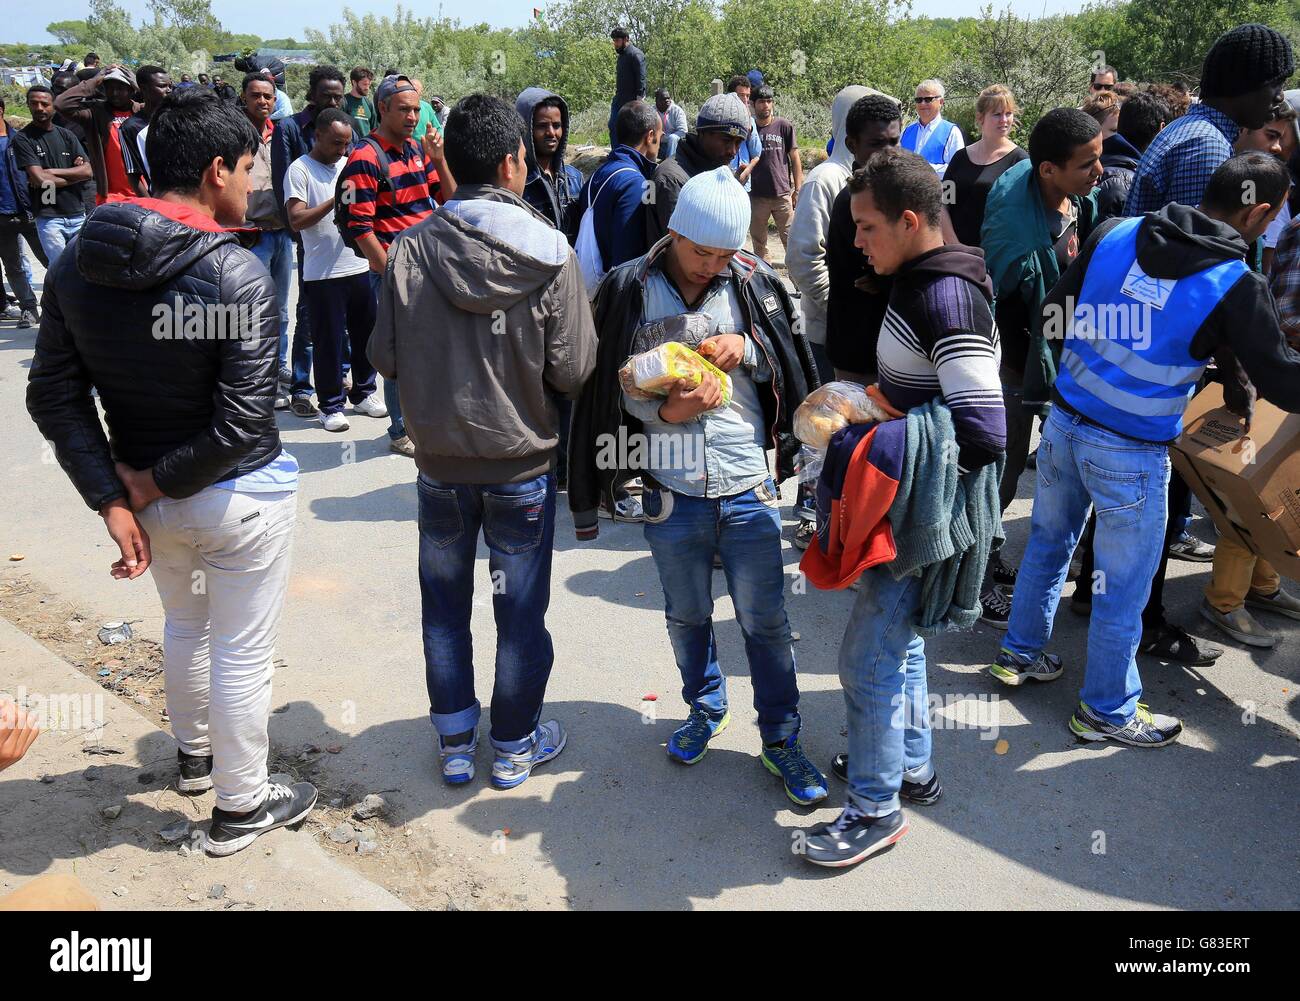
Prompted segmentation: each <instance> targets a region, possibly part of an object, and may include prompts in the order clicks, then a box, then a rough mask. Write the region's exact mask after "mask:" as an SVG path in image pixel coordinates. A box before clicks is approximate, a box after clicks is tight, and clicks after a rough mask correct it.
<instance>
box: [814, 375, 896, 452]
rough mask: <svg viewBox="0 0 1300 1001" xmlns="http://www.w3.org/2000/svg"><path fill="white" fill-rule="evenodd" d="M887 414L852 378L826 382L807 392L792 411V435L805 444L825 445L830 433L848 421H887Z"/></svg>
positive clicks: (863, 422) (822, 446)
mask: <svg viewBox="0 0 1300 1001" xmlns="http://www.w3.org/2000/svg"><path fill="white" fill-rule="evenodd" d="M889 419H890V414H889V413H888V412H887V411H886V410H885V409H884V408H883V407H882V406H881V405H880V404H879V403H877V402H876V401H875V400H874V399H872V397H871V396H870V395H869V394H868V393H867V390H866V387H864V386H860V385H858V384H857V383H856V382H828V383H826V385H824V386H820V387H818V388H817V389H814V390H813V391H812V392H811V393H809V394H808V395H807V396H806V397H805V398H804V401H803V403H801V404H799V409H797V410H796V411H795V412H794V435H795V437H796V438H798V439H799V440H800V441H801V442H803V443H804V444H805V445H811V446H812V447H813V448H821V449H824V448H826V446H827V445H829V444H830V440H831V435H833V434H834V433H835V432H836V431H838V430H840V428H846V427H848V426H849V425H850V424H870V423H879V422H880V421H887V420H889Z"/></svg>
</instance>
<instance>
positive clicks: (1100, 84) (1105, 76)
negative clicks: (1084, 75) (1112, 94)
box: [1088, 66, 1119, 94]
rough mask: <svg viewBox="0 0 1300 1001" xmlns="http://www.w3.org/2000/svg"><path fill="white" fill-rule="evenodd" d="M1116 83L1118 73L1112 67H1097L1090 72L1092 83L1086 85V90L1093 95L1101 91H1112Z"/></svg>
mask: <svg viewBox="0 0 1300 1001" xmlns="http://www.w3.org/2000/svg"><path fill="white" fill-rule="evenodd" d="M1118 82H1119V71H1118V70H1117V69H1115V67H1114V66H1099V67H1098V68H1097V69H1095V70H1093V71H1092V82H1091V83H1090V84H1088V89H1089V90H1091V91H1092V92H1093V93H1094V94H1100V93H1101V92H1102V91H1103V90H1114V89H1115V84H1116V83H1118Z"/></svg>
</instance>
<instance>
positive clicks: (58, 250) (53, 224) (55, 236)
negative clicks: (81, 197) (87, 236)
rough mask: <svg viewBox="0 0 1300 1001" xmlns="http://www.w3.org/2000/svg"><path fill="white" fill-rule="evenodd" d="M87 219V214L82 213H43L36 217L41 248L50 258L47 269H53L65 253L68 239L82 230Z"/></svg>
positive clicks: (47, 257) (48, 258)
mask: <svg viewBox="0 0 1300 1001" xmlns="http://www.w3.org/2000/svg"><path fill="white" fill-rule="evenodd" d="M85 221H86V216H85V214H84V213H83V214H81V215H69V216H61V215H42V216H37V217H36V233H37V235H38V236H39V237H40V238H41V248H42V249H43V250H44V251H45V257H46V259H47V260H49V262H50V263H49V265H48V267H47V270H50V269H53V267H54V264H55V262H56V261H58V259H59V255H60V254H62V253H63V248H64V247H66V246H67V245H68V241H69V240H71V239H72V238H73V237H74V236H76V235H77V234H78V233H80V232H81V227H82V225H83V224H84V223H85Z"/></svg>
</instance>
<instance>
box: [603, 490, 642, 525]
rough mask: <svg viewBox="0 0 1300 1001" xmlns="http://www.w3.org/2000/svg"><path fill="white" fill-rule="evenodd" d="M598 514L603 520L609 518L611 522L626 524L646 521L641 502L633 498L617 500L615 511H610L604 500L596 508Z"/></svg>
mask: <svg viewBox="0 0 1300 1001" xmlns="http://www.w3.org/2000/svg"><path fill="white" fill-rule="evenodd" d="M596 514H598V515H599V516H600V517H602V518H609V519H610V520H611V521H621V522H624V523H626V524H636V523H637V522H641V521H645V512H644V511H642V510H641V502H640V501H639V500H637V499H636V498H635V497H631V496H628V497H619V498H617V499H616V500H615V501H614V510H613V511H610V509H609V508H608V507H606V506H605V502H604V500H601V502H600V506H599V507H598V508H596Z"/></svg>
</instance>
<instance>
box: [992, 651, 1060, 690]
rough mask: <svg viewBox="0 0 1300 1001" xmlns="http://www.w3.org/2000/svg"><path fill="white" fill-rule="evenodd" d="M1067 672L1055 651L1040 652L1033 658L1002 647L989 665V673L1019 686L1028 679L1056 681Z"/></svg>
mask: <svg viewBox="0 0 1300 1001" xmlns="http://www.w3.org/2000/svg"><path fill="white" fill-rule="evenodd" d="M1064 672H1065V667H1064V666H1063V665H1062V664H1061V658H1060V657H1058V656H1056V654H1054V653H1040V654H1039V655H1038V656H1037V657H1035V658H1034V659H1033V660H1030V659H1029V658H1028V657H1022V656H1020V654H1018V653H1012V652H1011V651H1010V650H1007V649H1002V650H999V651H998V659H997V660H995V661H994V662H993V663H992V664H990V665H989V674H991V675H993V677H995V678H997V679H998V681H1000V682H1002V684H1004V685H1012V686H1018V685H1023V684H1024V683H1025V682H1026V681H1055V680H1056V679H1057V678H1059V677H1060V676H1061V675H1062V674H1063V673H1064Z"/></svg>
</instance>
